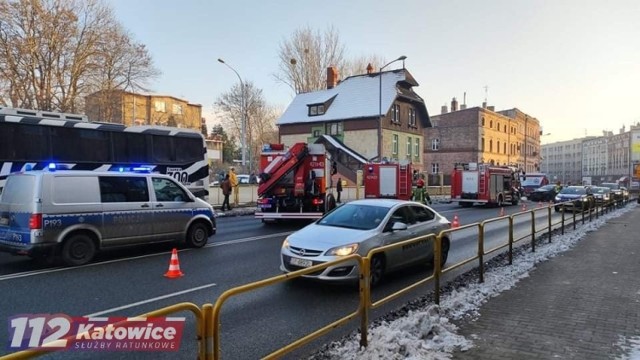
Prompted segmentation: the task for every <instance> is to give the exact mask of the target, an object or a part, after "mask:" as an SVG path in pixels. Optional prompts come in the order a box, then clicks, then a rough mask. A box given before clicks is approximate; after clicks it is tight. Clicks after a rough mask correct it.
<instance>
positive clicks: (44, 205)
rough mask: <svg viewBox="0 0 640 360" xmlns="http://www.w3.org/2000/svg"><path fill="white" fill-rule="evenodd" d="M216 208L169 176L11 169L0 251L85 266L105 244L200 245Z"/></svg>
mask: <svg viewBox="0 0 640 360" xmlns="http://www.w3.org/2000/svg"><path fill="white" fill-rule="evenodd" d="M215 233H216V219H215V212H214V210H213V208H212V207H211V205H210V204H208V203H207V202H205V201H203V200H201V199H198V198H197V197H195V196H194V195H193V194H192V193H191V192H190V191H189V190H187V188H185V187H184V186H183V185H182V184H181V183H179V182H177V181H175V180H174V179H173V178H172V177H169V176H167V175H161V174H150V173H128V172H96V171H77V170H71V171H69V170H60V171H56V170H38V171H25V172H20V173H13V174H10V175H9V176H8V177H7V182H6V184H5V186H4V189H3V191H2V193H1V194H0V251H3V252H9V253H13V254H20V255H29V256H31V257H36V256H40V255H44V256H46V257H54V258H58V257H60V258H61V259H62V260H63V262H64V263H65V264H67V265H82V264H85V263H88V262H89V261H91V259H93V257H94V255H95V254H96V253H97V252H98V251H100V250H102V249H107V248H114V247H121V246H130V245H138V244H148V243H155V242H165V241H184V242H186V243H187V244H188V245H189V246H192V247H197V248H199V247H203V246H204V245H205V244H206V243H207V241H208V239H209V237H210V236H212V235H214V234H215Z"/></svg>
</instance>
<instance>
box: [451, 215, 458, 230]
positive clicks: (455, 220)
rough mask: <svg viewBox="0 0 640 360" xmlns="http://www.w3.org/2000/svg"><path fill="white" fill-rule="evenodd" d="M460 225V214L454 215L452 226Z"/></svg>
mask: <svg viewBox="0 0 640 360" xmlns="http://www.w3.org/2000/svg"><path fill="white" fill-rule="evenodd" d="M458 226H460V221H459V220H458V215H453V221H452V222H451V227H452V228H457V227H458Z"/></svg>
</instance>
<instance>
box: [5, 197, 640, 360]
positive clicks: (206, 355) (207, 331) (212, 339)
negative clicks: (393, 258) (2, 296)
mask: <svg viewBox="0 0 640 360" xmlns="http://www.w3.org/2000/svg"><path fill="white" fill-rule="evenodd" d="M635 200H636V199H633V201H635ZM628 201H631V200H628ZM628 201H618V202H608V203H605V204H595V206H592V205H590V203H589V204H585V203H584V202H580V206H579V208H577V207H576V205H575V203H573V202H567V203H562V204H555V205H547V206H544V207H539V208H534V209H531V210H524V211H522V212H518V213H515V214H512V215H507V216H501V217H497V218H492V219H487V220H484V221H482V222H480V223H473V224H468V225H464V226H460V227H455V228H450V229H447V230H444V231H441V232H440V233H439V234H428V235H422V236H419V237H415V238H412V239H408V240H405V241H403V242H399V243H396V244H390V245H386V246H382V247H380V248H376V249H374V250H372V251H371V252H369V254H367V256H364V257H362V256H360V255H356V254H353V255H349V256H346V257H344V258H340V259H337V260H334V261H331V262H327V263H323V264H318V265H314V266H311V267H308V268H305V269H302V270H298V271H294V272H291V273H288V274H283V275H279V276H276V277H271V278H267V279H264V280H261V281H257V282H253V283H250V284H246V285H242V286H238V287H235V288H232V289H229V290H226V291H225V292H223V293H222V294H221V295H220V297H219V298H218V299H217V300H216V302H215V303H214V304H205V305H203V306H202V308H198V307H197V306H196V305H194V304H192V303H180V304H176V305H172V306H169V307H166V308H162V309H159V310H156V311H153V312H151V313H147V314H145V315H141V316H142V317H153V316H161V315H166V314H170V313H175V312H177V311H184V310H188V311H191V312H193V313H194V315H195V317H196V327H197V329H196V334H197V339H196V340H197V341H198V357H197V358H198V359H207V360H209V359H220V358H221V353H220V348H221V344H220V332H221V327H220V312H221V309H222V307H223V305H224V304H225V302H226V301H227V300H228V299H229V298H231V297H233V296H236V295H239V294H243V293H246V292H249V291H252V290H257V289H260V288H264V287H266V286H270V285H275V284H278V283H282V282H284V281H289V280H291V279H294V278H298V277H302V276H304V275H309V274H312V273H314V272H317V271H319V270H322V269H325V268H327V267H329V266H333V265H336V264H340V263H344V262H348V261H356V262H357V263H358V271H359V274H360V276H359V279H360V280H359V287H360V291H359V302H358V308H357V309H355V310H354V311H353V312H351V313H349V314H345V315H344V316H343V317H342V318H340V319H338V320H335V321H333V322H331V323H329V324H327V325H325V326H323V327H321V328H320V329H317V330H316V331H314V332H312V333H310V334H307V335H305V336H303V337H302V338H300V339H298V340H296V341H294V342H292V343H290V344H288V345H286V346H284V347H282V348H279V349H277V350H275V351H273V352H271V353H270V354H268V355H267V356H265V357H264V358H265V359H275V358H278V357H281V356H283V355H285V354H287V353H289V352H291V351H293V350H295V349H296V348H299V347H301V346H303V345H305V344H307V343H309V342H310V341H312V340H314V339H317V338H319V337H321V336H322V335H325V334H327V333H329V332H330V331H331V330H333V329H336V328H338V327H340V326H343V325H346V324H347V323H349V322H350V321H352V320H355V319H356V318H358V317H360V326H359V331H360V345H361V346H365V347H366V346H367V345H368V340H367V335H368V327H369V324H370V321H369V312H370V310H371V309H375V308H377V307H380V306H381V305H383V304H385V303H387V302H389V301H392V300H394V299H397V298H399V297H401V296H402V295H404V294H406V293H408V292H410V291H411V290H414V289H416V288H417V287H418V286H421V285H424V284H427V283H428V282H430V281H433V290H434V302H435V303H436V304H440V287H441V286H440V282H441V280H442V276H443V275H444V274H446V273H448V272H451V271H453V270H455V269H458V268H461V267H462V266H464V265H467V264H470V263H473V262H477V266H478V270H479V277H478V282H480V283H482V282H484V273H485V269H484V263H485V260H484V259H485V256H487V255H490V254H492V253H494V252H497V251H498V250H501V249H504V248H507V250H506V251H507V253H508V265H511V264H512V263H513V251H514V244H516V243H518V242H520V241H524V240H526V239H530V247H531V251H532V252H535V249H536V241H537V240H538V241H540V240H542V237H543V236H544V233H545V232H546V235H547V238H548V241H549V242H551V240H552V234H553V232H554V231H558V230H559V231H560V232H561V234H564V232H565V227H566V225H572V226H573V229H574V230H575V229H576V226H577V224H578V223H581V224H584V223H585V222H586V221H593V219H594V218H598V217H599V216H601V215H603V214H604V213H606V212H610V211H614V210H615V209H617V208H620V207H622V206H624V205H626V203H627V202H628ZM585 205H586V206H585ZM555 206H559V210H560V211H559V212H560V219H556V220H557V221H556V222H554V221H553V217H552V210H553V209H554V207H555ZM568 206H571V208H572V210H573V211H572V213H571V214H572V215H571V217H570V218H569V219H567V218H566V211H564V209H565V208H568ZM576 210H577V211H576ZM542 212H544V213H546V216H547V218H546V224H545V226H544V227H541V228H537V227H536V221H535V219H536V214H539V213H542ZM528 216H530V217H531V232H530V233H529V234H527V235H526V236H524V237H521V238H517V239H516V238H514V222H515V221H514V220H516V219H519V218H522V217H528ZM505 221H506V222H507V229H508V240H507V242H506V243H504V244H500V245H498V246H495V247H494V248H491V249H485V241H484V240H485V226H486V225H487V224H492V223H498V222H505ZM554 226H555V228H554ZM466 229H477V239H478V244H477V245H478V251H477V254H476V255H475V256H473V257H470V258H467V259H463V260H462V261H459V262H458V263H455V264H450V265H448V266H447V267H444V268H443V267H442V264H441V260H442V242H443V239H447V238H449V237H450V236H452V235H449V234H453V233H455V232H459V231H462V230H466ZM539 233H540V234H541V235H542V236H540V237H538V234H539ZM424 240H427V241H429V242H431V245H432V246H433V254H434V255H433V256H434V258H433V269H434V271H433V273H432V274H431V275H429V276H427V277H425V278H423V279H420V280H418V281H416V282H415V283H413V284H411V285H409V286H407V287H405V288H403V289H400V290H398V291H396V292H395V293H392V294H390V295H388V296H386V297H384V298H383V299H380V300H377V301H375V302H374V301H372V299H371V287H370V283H369V279H370V272H369V270H370V264H371V259H372V258H373V257H374V256H375V255H376V254H380V253H384V252H386V251H388V250H391V249H394V248H396V247H402V246H406V245H411V244H413V243H417V242H422V241H424ZM51 351H55V350H50V349H46V350H42V349H38V350H26V351H21V352H17V353H13V354H9V355H6V356H4V357H1V358H0V360H9V359H11V360H14V359H29V358H32V357H35V356H38V355H42V354H44V353H47V352H51Z"/></svg>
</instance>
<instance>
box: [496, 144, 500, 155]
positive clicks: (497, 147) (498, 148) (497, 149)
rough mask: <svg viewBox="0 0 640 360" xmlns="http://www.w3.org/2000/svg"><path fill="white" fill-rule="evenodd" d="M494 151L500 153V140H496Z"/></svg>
mask: <svg viewBox="0 0 640 360" xmlns="http://www.w3.org/2000/svg"><path fill="white" fill-rule="evenodd" d="M496 152H497V153H498V154H500V141H496Z"/></svg>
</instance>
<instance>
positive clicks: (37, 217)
mask: <svg viewBox="0 0 640 360" xmlns="http://www.w3.org/2000/svg"><path fill="white" fill-rule="evenodd" d="M29 229H30V230H40V229H42V214H31V217H29Z"/></svg>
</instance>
